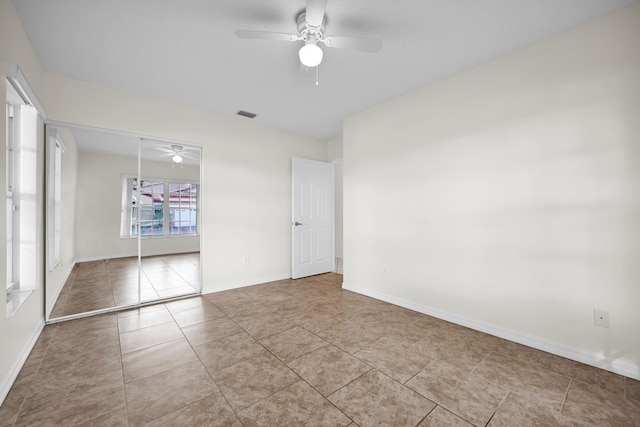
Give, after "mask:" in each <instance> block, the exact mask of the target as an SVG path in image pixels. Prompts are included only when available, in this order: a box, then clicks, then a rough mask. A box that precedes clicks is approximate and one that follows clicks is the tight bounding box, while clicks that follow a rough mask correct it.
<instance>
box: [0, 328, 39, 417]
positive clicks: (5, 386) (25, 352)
mask: <svg viewBox="0 0 640 427" xmlns="http://www.w3.org/2000/svg"><path fill="white" fill-rule="evenodd" d="M43 328H44V318H42V319H40V321H39V322H38V324H37V325H36V328H35V329H34V330H33V332H32V333H31V338H29V341H28V342H27V344H26V345H25V347H24V348H23V349H22V353H21V354H20V357H18V359H17V360H16V361H15V363H14V364H13V367H12V368H11V370H10V371H9V374H8V375H7V377H6V378H5V380H4V382H3V383H2V389H0V405H2V403H4V399H6V398H7V395H8V394H9V391H10V390H11V387H12V386H13V383H14V382H15V381H16V378H18V374H19V373H20V370H22V367H23V366H24V364H25V362H26V361H27V357H29V354H30V353H31V350H33V346H34V345H36V341H38V337H39V336H40V333H41V332H42V329H43Z"/></svg>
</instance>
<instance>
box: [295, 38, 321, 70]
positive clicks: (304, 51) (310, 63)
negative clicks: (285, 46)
mask: <svg viewBox="0 0 640 427" xmlns="http://www.w3.org/2000/svg"><path fill="white" fill-rule="evenodd" d="M298 55H299V56H300V62H302V65H304V66H305V67H309V68H312V67H317V66H318V65H320V63H321V62H322V56H323V52H322V49H320V46H318V45H317V44H316V42H315V41H308V42H306V43H305V45H304V46H302V47H301V48H300V51H299V52H298Z"/></svg>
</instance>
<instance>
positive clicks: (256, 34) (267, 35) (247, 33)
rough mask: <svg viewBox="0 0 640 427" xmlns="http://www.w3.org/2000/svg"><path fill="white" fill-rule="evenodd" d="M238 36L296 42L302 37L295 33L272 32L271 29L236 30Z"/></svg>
mask: <svg viewBox="0 0 640 427" xmlns="http://www.w3.org/2000/svg"><path fill="white" fill-rule="evenodd" d="M236 37H238V38H239V39H251V40H280V41H288V42H295V41H297V40H300V38H299V37H298V36H297V35H295V34H287V33H272V32H270V31H252V30H236Z"/></svg>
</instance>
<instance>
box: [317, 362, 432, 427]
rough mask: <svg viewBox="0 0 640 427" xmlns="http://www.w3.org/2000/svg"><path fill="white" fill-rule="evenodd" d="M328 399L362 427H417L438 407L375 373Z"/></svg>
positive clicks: (370, 373)
mask: <svg viewBox="0 0 640 427" xmlns="http://www.w3.org/2000/svg"><path fill="white" fill-rule="evenodd" d="M329 400H330V401H331V402H332V403H333V404H334V405H336V406H337V407H338V408H339V409H340V410H341V411H342V412H344V413H345V414H346V415H347V416H348V417H349V418H351V419H352V420H353V421H355V422H356V423H357V424H358V425H359V426H361V427H367V426H378V425H388V426H391V425H393V426H397V427H401V426H415V425H417V424H418V423H419V422H420V421H421V420H422V419H423V418H424V417H425V416H426V415H427V414H428V413H429V412H430V411H431V410H432V409H433V408H434V407H435V404H434V403H433V402H432V401H430V400H428V399H426V398H424V397H423V396H421V395H419V394H418V393H416V392H414V391H413V390H411V389H409V388H407V387H405V386H403V385H402V384H400V383H398V382H396V381H394V380H392V379H391V378H389V377H387V376H386V375H383V374H381V373H380V372H378V371H376V370H372V371H369V372H368V373H367V374H365V375H363V376H362V377H360V378H358V379H357V380H355V381H353V382H351V383H350V384H348V385H347V386H345V387H343V388H341V389H340V390H338V391H337V392H335V393H333V394H332V395H331V396H329Z"/></svg>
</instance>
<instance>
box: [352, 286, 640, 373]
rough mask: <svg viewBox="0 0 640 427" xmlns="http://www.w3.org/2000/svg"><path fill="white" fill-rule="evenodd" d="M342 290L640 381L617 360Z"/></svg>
mask: <svg viewBox="0 0 640 427" xmlns="http://www.w3.org/2000/svg"><path fill="white" fill-rule="evenodd" d="M342 288H343V289H345V290H348V291H351V292H355V293H358V294H361V295H365V296H368V297H371V298H375V299H377V300H380V301H385V302H388V303H390V304H393V305H398V306H400V307H404V308H408V309H409V310H413V311H417V312H418V313H422V314H426V315H429V316H432V317H436V318H438V319H442V320H446V321H447V322H451V323H455V324H457V325H461V326H465V327H467V328H470V329H474V330H476V331H480V332H484V333H487V334H489V335H493V336H496V337H499V338H504V339H506V340H509V341H513V342H516V343H518V344H522V345H526V346H527V347H532V348H535V349H538V350H542V351H545V352H547V353H551V354H555V355H556V356H561V357H564V358H566V359H571V360H575V361H576V362H580V363H584V364H586V365H590V366H594V367H596V368H600V369H604V370H606V371H610V372H614V373H616V374H620V375H624V376H625V377H629V378H634V379H636V380H640V367H638V366H635V365H633V364H630V363H622V362H619V361H616V360H610V359H603V358H602V357H600V356H598V355H596V354H591V353H586V352H584V351H580V350H577V349H574V348H571V347H564V346H560V345H558V344H555V343H551V342H548V341H545V340H541V339H539V338H536V337H532V336H529V335H525V334H521V333H518V332H516V331H512V330H508V329H504V328H501V327H498V326H495V325H491V324H488V323H483V322H478V321H476V320H473V319H469V318H466V317H464V316H458V315H456V314H452V313H448V312H445V311H441V310H438V309H435V308H433V307H429V306H426V305H422V304H418V303H416V302H413V301H409V300H405V299H402V298H398V297H394V296H391V295H387V294H383V293H380V292H376V291H372V290H370V289H367V288H363V287H360V286H357V285H354V284H352V283H347V282H343V283H342Z"/></svg>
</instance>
